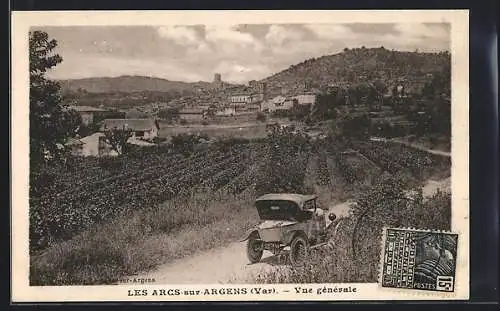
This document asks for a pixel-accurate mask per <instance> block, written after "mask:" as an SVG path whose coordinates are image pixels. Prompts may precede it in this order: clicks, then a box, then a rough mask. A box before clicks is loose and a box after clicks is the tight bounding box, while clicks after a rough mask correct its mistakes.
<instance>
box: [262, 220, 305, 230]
mask: <svg viewBox="0 0 500 311" xmlns="http://www.w3.org/2000/svg"><path fill="white" fill-rule="evenodd" d="M296 223H297V222H296V221H290V220H264V221H263V222H262V223H260V224H259V225H258V228H259V229H270V228H276V227H283V226H289V225H293V224H296Z"/></svg>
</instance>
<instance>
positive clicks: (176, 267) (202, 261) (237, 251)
mask: <svg viewBox="0 0 500 311" xmlns="http://www.w3.org/2000/svg"><path fill="white" fill-rule="evenodd" d="M348 211H349V203H342V204H338V205H335V206H332V207H331V208H330V212H334V213H335V214H337V215H338V216H343V215H347V213H348ZM279 264H282V261H281V260H280V258H278V257H276V256H273V255H272V253H269V252H267V251H266V252H264V256H263V258H262V261H261V262H259V263H256V264H248V259H247V257H246V244H245V243H244V242H233V243H231V244H229V245H227V246H225V247H219V248H214V249H211V250H209V251H206V252H201V253H198V254H195V255H193V256H190V257H187V258H182V259H178V260H175V261H172V262H169V263H167V264H164V265H162V266H160V267H158V268H157V269H156V270H153V271H151V272H149V273H145V274H141V275H137V276H134V277H136V278H149V279H154V280H155V284H218V283H221V284H224V283H226V284H227V283H252V279H253V276H255V275H256V274H258V273H260V272H264V271H266V270H268V269H272V267H273V266H275V265H279Z"/></svg>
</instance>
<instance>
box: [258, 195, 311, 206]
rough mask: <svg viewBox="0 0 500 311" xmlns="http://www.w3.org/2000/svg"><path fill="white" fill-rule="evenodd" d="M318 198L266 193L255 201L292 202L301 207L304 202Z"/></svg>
mask: <svg viewBox="0 0 500 311" xmlns="http://www.w3.org/2000/svg"><path fill="white" fill-rule="evenodd" d="M317 197H318V196H317V195H315V194H309V195H305V194H297V193H268V194H264V195H262V196H260V197H258V198H257V199H256V201H277V200H283V201H292V202H295V203H297V204H298V205H299V206H302V205H303V204H304V202H306V201H309V200H312V199H316V198H317Z"/></svg>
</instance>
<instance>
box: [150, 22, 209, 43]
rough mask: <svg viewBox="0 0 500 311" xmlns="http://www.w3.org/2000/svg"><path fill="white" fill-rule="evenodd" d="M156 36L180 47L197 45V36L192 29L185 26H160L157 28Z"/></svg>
mask: <svg viewBox="0 0 500 311" xmlns="http://www.w3.org/2000/svg"><path fill="white" fill-rule="evenodd" d="M157 31H158V35H159V36H160V37H162V38H166V39H170V40H172V41H174V42H175V43H177V44H180V45H193V44H194V45H197V44H199V38H198V34H197V33H196V31H195V30H194V29H193V28H190V27H185V26H161V27H158V30H157Z"/></svg>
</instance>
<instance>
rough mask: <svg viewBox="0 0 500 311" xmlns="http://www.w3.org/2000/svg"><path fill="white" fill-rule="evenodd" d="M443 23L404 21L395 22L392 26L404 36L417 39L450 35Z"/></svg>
mask: <svg viewBox="0 0 500 311" xmlns="http://www.w3.org/2000/svg"><path fill="white" fill-rule="evenodd" d="M445 25H446V24H422V23H404V24H396V25H395V26H394V28H395V29H396V30H397V31H398V32H399V33H400V35H401V36H404V37H409V38H418V39H425V38H436V39H447V38H449V37H450V33H449V30H448V29H447V27H446V26H445Z"/></svg>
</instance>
